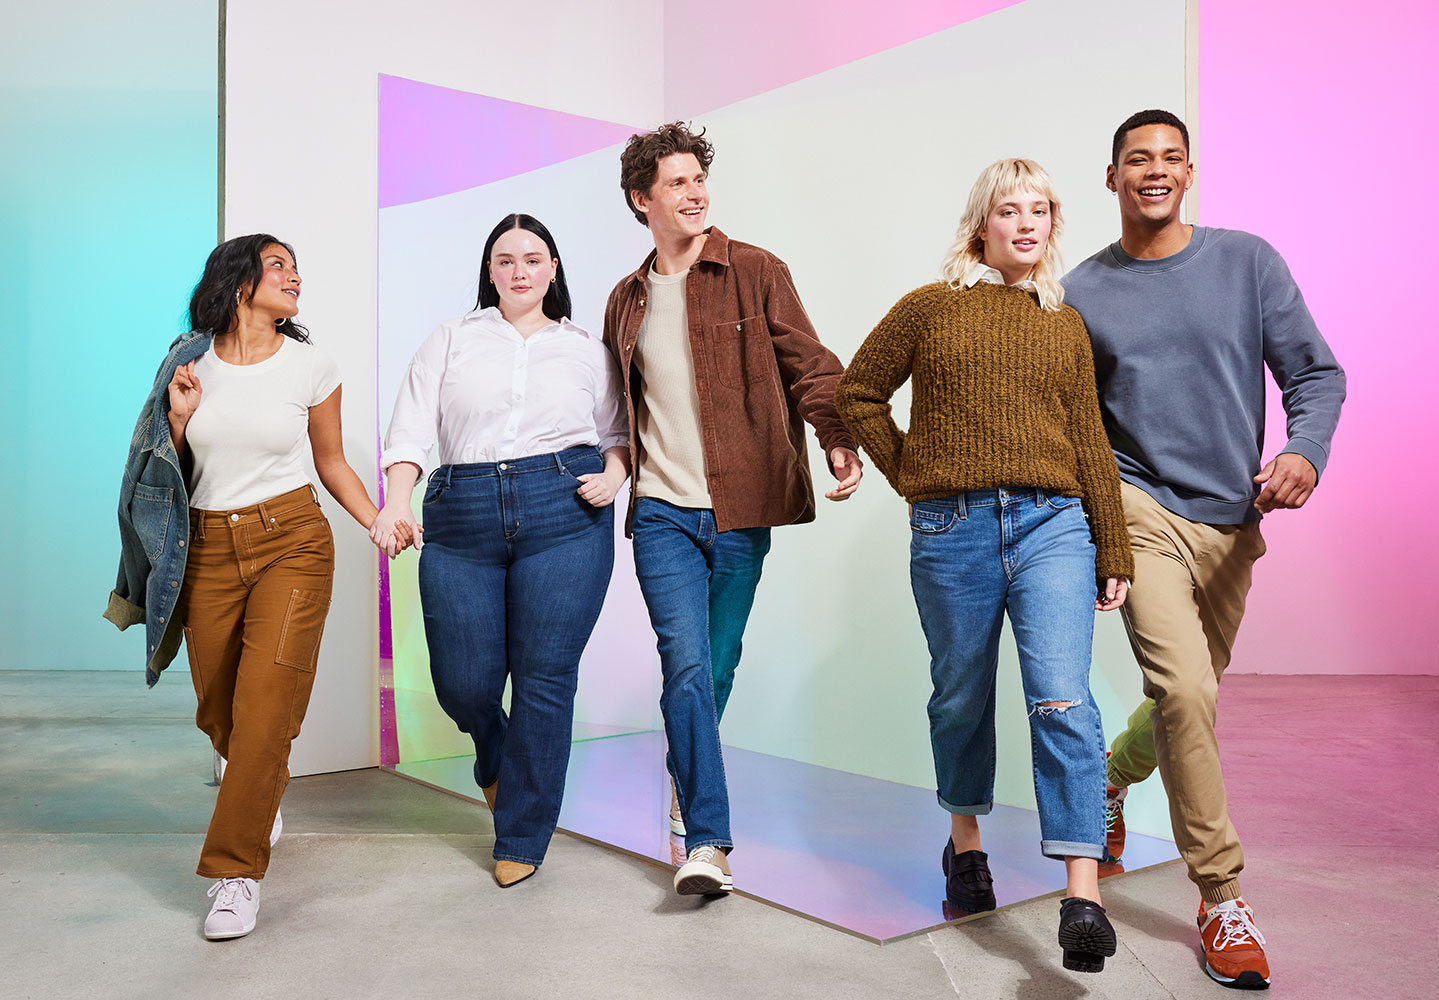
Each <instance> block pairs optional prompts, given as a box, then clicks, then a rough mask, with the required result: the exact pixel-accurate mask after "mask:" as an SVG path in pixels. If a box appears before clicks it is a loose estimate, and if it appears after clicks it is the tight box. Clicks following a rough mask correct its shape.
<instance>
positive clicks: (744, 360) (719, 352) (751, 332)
mask: <svg viewBox="0 0 1439 1000" xmlns="http://www.w3.org/2000/svg"><path fill="white" fill-rule="evenodd" d="M710 332H711V339H712V342H713V344H714V352H715V368H716V369H717V371H718V373H719V380H720V383H721V384H723V385H727V386H729V387H730V388H731V389H742V388H744V386H746V385H748V384H749V383H751V382H763V381H764V380H766V379H768V378H769V377H770V375H771V374H772V373H773V372H775V371H776V370H777V365H776V364H775V360H774V345H773V344H771V343H770V339H769V326H768V325H767V324H766V323H765V320H764V317H763V316H750V317H747V318H745V319H735V320H730V321H729V322H728V323H716V324H715V325H714V326H712V327H711V328H710Z"/></svg>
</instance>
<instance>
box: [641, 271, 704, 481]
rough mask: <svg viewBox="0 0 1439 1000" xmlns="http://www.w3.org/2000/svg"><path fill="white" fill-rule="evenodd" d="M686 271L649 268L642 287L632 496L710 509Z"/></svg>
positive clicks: (687, 274) (687, 272) (687, 273)
mask: <svg viewBox="0 0 1439 1000" xmlns="http://www.w3.org/2000/svg"><path fill="white" fill-rule="evenodd" d="M688 277H689V271H688V270H685V271H681V272H680V273H679V274H660V273H658V272H657V271H655V269H654V267H653V266H651V267H650V271H649V274H648V275H647V276H646V279H645V285H646V289H647V291H648V296H647V297H648V298H649V308H648V309H647V310H646V311H645V315H644V318H643V319H642V320H640V329H639V335H638V336H637V337H636V339H635V354H634V360H635V367H636V368H637V369H639V373H640V399H639V404H640V405H639V406H637V407H635V424H636V427H635V431H636V433H637V436H638V437H639V441H640V453H639V463H638V467H637V468H636V469H635V487H634V488H635V496H637V497H653V498H655V499H657V500H666V501H668V502H670V503H672V504H675V505H676V506H678V507H697V508H701V509H706V508H710V507H713V506H714V501H713V500H711V499H710V494H709V486H708V479H707V477H706V475H705V471H706V470H705V454H704V442H703V438H702V437H701V435H700V399H699V390H698V389H696V388H695V372H694V352H693V351H692V350H691V349H690V328H689V313H688V309H687V308H686V306H685V279H686V278H688Z"/></svg>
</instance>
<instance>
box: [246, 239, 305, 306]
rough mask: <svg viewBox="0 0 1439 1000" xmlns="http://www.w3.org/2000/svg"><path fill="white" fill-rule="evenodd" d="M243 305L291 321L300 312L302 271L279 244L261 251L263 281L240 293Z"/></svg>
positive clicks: (261, 276) (261, 278)
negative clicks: (252, 288) (252, 292)
mask: <svg viewBox="0 0 1439 1000" xmlns="http://www.w3.org/2000/svg"><path fill="white" fill-rule="evenodd" d="M240 303H241V304H242V305H244V306H248V307H249V308H251V309H253V310H255V311H256V312H261V313H265V314H267V315H269V316H271V317H273V318H274V319H276V320H281V319H289V318H290V317H292V316H295V315H297V314H298V313H299V312H300V272H299V271H298V270H296V268H295V258H294V257H292V256H290V251H288V250H286V249H285V248H284V247H282V246H280V244H278V243H271V244H269V245H267V246H265V247H262V248H261V250H260V280H259V281H258V282H256V284H255V286H254V294H250V291H249V289H247V288H242V289H241V290H240Z"/></svg>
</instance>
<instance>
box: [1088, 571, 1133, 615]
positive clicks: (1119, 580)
mask: <svg viewBox="0 0 1439 1000" xmlns="http://www.w3.org/2000/svg"><path fill="white" fill-rule="evenodd" d="M1128 596H1129V581H1128V580H1126V579H1125V578H1124V577H1122V576H1111V577H1110V578H1109V579H1107V580H1105V581H1104V591H1103V593H1101V594H1100V595H1099V597H1098V599H1097V600H1095V602H1094V610H1095V611H1113V610H1114V609H1115V608H1117V607H1119V606H1120V605H1122V604H1123V603H1124V599H1125V598H1126V597H1128Z"/></svg>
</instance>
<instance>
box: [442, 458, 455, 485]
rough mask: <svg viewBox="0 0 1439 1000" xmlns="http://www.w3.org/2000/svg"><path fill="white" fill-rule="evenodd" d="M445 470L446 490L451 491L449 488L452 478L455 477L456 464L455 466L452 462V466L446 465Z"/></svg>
mask: <svg viewBox="0 0 1439 1000" xmlns="http://www.w3.org/2000/svg"><path fill="white" fill-rule="evenodd" d="M444 468H445V488H446V489H449V488H450V476H452V475H454V472H455V464H454V463H453V462H451V463H450V464H448V465H446V466H445V467H444Z"/></svg>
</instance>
